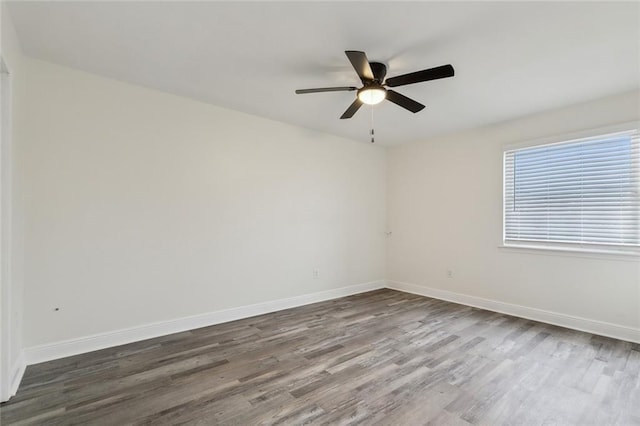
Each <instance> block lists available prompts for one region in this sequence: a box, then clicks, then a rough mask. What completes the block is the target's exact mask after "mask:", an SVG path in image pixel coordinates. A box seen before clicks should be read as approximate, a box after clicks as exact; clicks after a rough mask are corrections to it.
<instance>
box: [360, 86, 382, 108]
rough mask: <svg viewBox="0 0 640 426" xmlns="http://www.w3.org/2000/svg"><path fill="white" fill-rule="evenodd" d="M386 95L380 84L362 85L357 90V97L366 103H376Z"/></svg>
mask: <svg viewBox="0 0 640 426" xmlns="http://www.w3.org/2000/svg"><path fill="white" fill-rule="evenodd" d="M386 97H387V91H386V90H385V88H384V87H382V86H375V87H363V88H362V89H360V90H358V99H360V101H361V102H362V103H365V104H367V105H376V104H379V103H380V102H382V101H384V98H386Z"/></svg>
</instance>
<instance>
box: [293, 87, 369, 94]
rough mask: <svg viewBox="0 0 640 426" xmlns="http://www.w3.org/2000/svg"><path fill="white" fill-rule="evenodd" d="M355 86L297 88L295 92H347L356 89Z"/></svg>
mask: <svg viewBox="0 0 640 426" xmlns="http://www.w3.org/2000/svg"><path fill="white" fill-rule="evenodd" d="M357 89H358V88H357V87H353V86H349V87H321V88H318V89H298V90H296V93H297V94H298V95H302V94H303V93H320V92H348V91H351V90H357Z"/></svg>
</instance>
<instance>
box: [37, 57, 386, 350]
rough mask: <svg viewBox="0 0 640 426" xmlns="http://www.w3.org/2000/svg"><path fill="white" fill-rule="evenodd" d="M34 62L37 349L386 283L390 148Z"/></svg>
mask: <svg viewBox="0 0 640 426" xmlns="http://www.w3.org/2000/svg"><path fill="white" fill-rule="evenodd" d="M25 64H26V72H27V76H28V80H29V90H28V93H27V99H26V102H27V103H28V107H29V124H28V125H27V126H26V128H25V134H26V137H25V144H26V148H25V149H26V151H25V160H26V164H27V167H26V170H25V189H26V218H25V220H26V230H27V232H26V248H25V250H26V262H27V264H28V268H27V270H26V286H25V332H24V336H25V346H26V347H32V346H37V345H42V344H46V343H51V342H58V341H62V340H68V339H74V338H79V337H83V336H88V335H92V334H97V333H104V332H110V331H113V330H119V329H124V328H128V327H136V326H139V325H143V324H148V323H153V322H159V321H166V320H172V319H175V318H181V317H185V316H190V315H195V314H200V313H207V312H212V311H216V310H221V309H226V308H232V307H238V306H243V305H248V304H253V303H258V302H264V301H269V300H275V299H281V298H287V297H292V296H298V295H304V294H308V293H313V292H318V291H323V290H329V289H335V288H338V287H343V286H348V285H354V284H360V283H365V282H370V281H374V280H380V279H384V277H385V240H384V238H385V237H384V231H385V221H386V219H385V214H386V211H385V191H386V188H385V185H386V157H385V151H384V149H382V148H379V147H376V146H371V145H369V144H365V143H358V142H354V141H349V140H345V139H341V138H337V137H333V136H329V135H326V134H321V133H317V132H314V131H310V130H305V129H302V128H298V127H294V126H290V125H286V124H282V123H278V122H274V121H270V120H266V119H262V118H258V117H255V116H251V115H247V114H243V113H239V112H234V111H230V110H226V109H223V108H218V107H215V106H211V105H207V104H203V103H199V102H196V101H193V100H189V99H185V98H180V97H177V96H173V95H169V94H165V93H161V92H158V91H154V90H149V89H145V88H142V87H138V86H133V85H128V84H124V83H120V82H117V81H114V80H110V79H106V78H102V77H99V76H96V75H92V74H88V73H84V72H79V71H75V70H71V69H68V68H63V67H60V66H56V65H53V64H50V63H46V62H41V61H37V60H32V59H28V60H26V61H25ZM315 269H317V270H319V277H318V278H317V279H314V277H313V271H314V270H315ZM55 308H59V309H60V310H59V311H55V310H54V309H55Z"/></svg>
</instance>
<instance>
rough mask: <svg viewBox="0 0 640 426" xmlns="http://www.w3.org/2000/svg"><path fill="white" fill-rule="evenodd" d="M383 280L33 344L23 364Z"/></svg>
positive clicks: (372, 286) (345, 292) (376, 285)
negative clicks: (59, 340)
mask: <svg viewBox="0 0 640 426" xmlns="http://www.w3.org/2000/svg"><path fill="white" fill-rule="evenodd" d="M385 283H386V282H385V281H384V280H380V281H372V282H368V283H364V284H356V285H351V286H346V287H340V288H336V289H332V290H326V291H320V292H317V293H311V294H304V295H302V296H295V297H289V298H286V299H279V300H273V301H269V302H264V303H258V304H255V305H247V306H240V307H237V308H231V309H225V310H221V311H215V312H209V313H206V314H200V315H194V316H189V317H184V318H178V319H174V320H169V321H162V322H157V323H153V324H146V325H142V326H137V327H131V328H127V329H122V330H115V331H110V332H107V333H100V334H95V335H91V336H85V337H80V338H77V339H70V340H65V341H61V342H54V343H48V344H45V345H39V346H33V347H30V348H26V349H25V350H24V354H25V359H26V365H31V364H37V363H40V362H45V361H51V360H54V359H58V358H64V357H68V356H72V355H78V354H82V353H86V352H91V351H96V350H99V349H105V348H109V347H113V346H119V345H124V344H127V343H133V342H138V341H140V340H146V339H152V338H154V337H160V336H166V335H167V334H172V333H179V332H181V331H187V330H193V329H195V328H200V327H206V326H209V325H215V324H220V323H224V322H229V321H235V320H238V319H243V318H249V317H253V316H256V315H262V314H268V313H270V312H275V311H280V310H283V309H289V308H295V307H297V306H303V305H308V304H310V303H317V302H323V301H325V300H331V299H337V298H339V297H344V296H350V295H352V294H358V293H364V292H366V291H371V290H378V289H381V288H384V287H385Z"/></svg>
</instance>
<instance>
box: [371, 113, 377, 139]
mask: <svg viewBox="0 0 640 426" xmlns="http://www.w3.org/2000/svg"><path fill="white" fill-rule="evenodd" d="M375 141H376V139H375V132H374V131H373V105H371V143H375Z"/></svg>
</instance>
